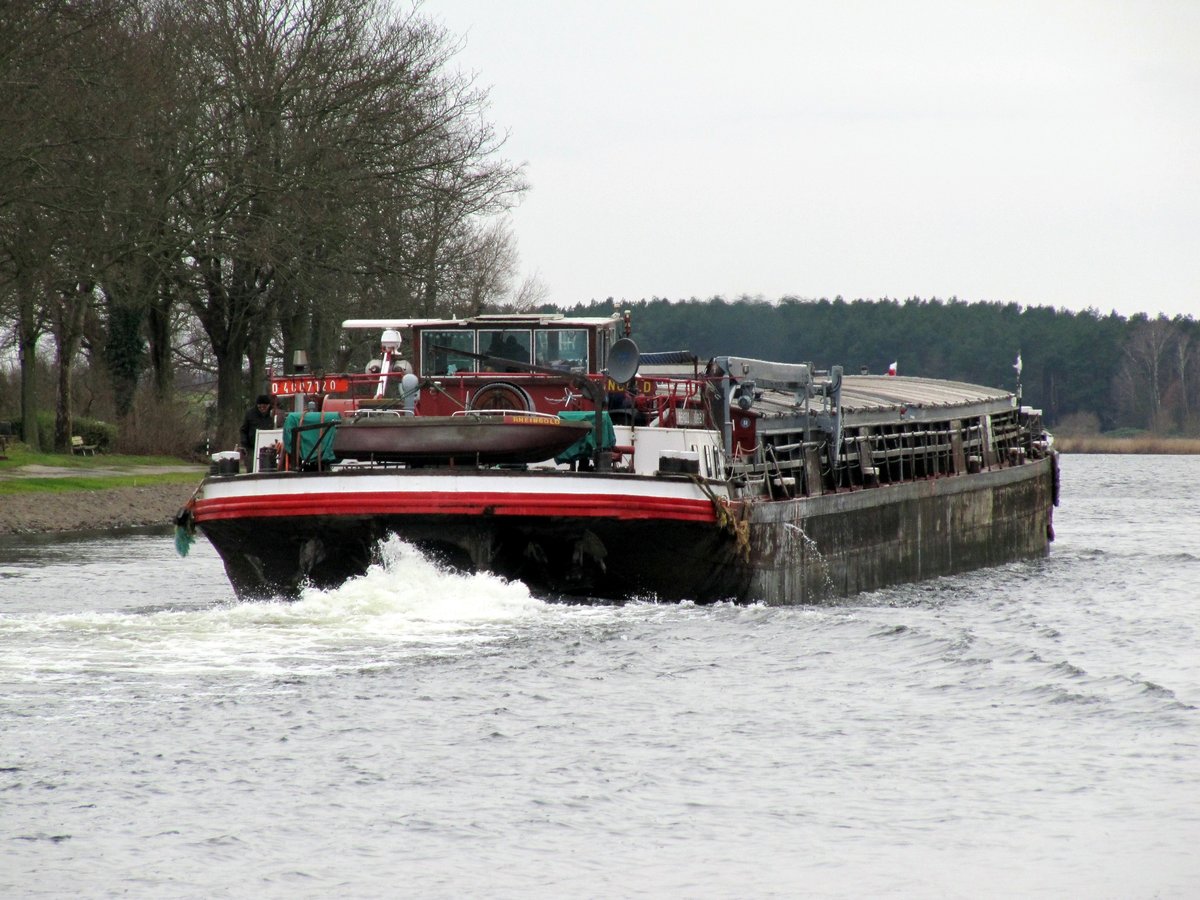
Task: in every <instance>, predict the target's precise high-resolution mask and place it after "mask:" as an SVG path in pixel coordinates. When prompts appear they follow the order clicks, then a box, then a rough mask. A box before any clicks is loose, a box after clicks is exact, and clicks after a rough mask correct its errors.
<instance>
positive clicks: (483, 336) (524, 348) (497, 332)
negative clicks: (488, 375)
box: [479, 328, 532, 372]
mask: <svg viewBox="0 0 1200 900" xmlns="http://www.w3.org/2000/svg"><path fill="white" fill-rule="evenodd" d="M531 337H532V334H531V332H530V331H529V330H528V329H525V328H488V329H484V328H481V329H479V352H480V353H486V354H487V355H488V356H497V357H499V358H500V360H505V359H511V360H513V361H514V362H522V363H525V364H527V365H528V363H529V360H530V353H529V349H530V343H531ZM482 368H483V371H485V372H525V371H528V370H527V369H518V368H509V367H507V366H505V365H504V363H503V362H501V361H498V360H489V361H488V362H484V363H482Z"/></svg>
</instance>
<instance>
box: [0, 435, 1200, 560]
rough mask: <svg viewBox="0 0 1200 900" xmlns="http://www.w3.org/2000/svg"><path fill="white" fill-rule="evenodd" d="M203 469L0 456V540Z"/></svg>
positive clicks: (1131, 449) (164, 519)
mask: <svg viewBox="0 0 1200 900" xmlns="http://www.w3.org/2000/svg"><path fill="white" fill-rule="evenodd" d="M1054 446H1055V449H1057V450H1059V451H1060V452H1062V453H1063V454H1067V455H1070V454H1073V453H1112V454H1200V438H1177V437H1155V436H1152V435H1144V434H1143V435H1136V436H1106V435H1101V434H1089V435H1062V436H1059V435H1056V436H1055V440H1054ZM205 472H206V469H205V467H204V466H202V465H199V464H197V463H195V462H190V461H188V460H181V459H172V458H170V457H136V456H107V455H103V454H101V455H99V456H89V457H78V456H64V455H61V454H59V455H55V454H44V453H39V454H31V453H29V452H28V451H26V450H25V449H24V445H21V444H15V445H10V447H9V448H8V451H7V454H6V455H5V456H3V457H0V537H3V536H6V535H18V536H19V535H33V534H53V533H70V532H94V531H107V530H117V529H124V528H141V527H154V526H163V527H166V526H169V525H170V524H171V522H172V520H173V518H174V516H175V513H176V512H177V511H178V510H179V508H180V507H181V506H183V504H184V503H186V502H187V500H188V498H189V497H190V496H191V495H192V493H193V492H194V491H195V489H196V487H197V486H198V485H199V484H200V480H201V479H202V478H203V477H204V474H205Z"/></svg>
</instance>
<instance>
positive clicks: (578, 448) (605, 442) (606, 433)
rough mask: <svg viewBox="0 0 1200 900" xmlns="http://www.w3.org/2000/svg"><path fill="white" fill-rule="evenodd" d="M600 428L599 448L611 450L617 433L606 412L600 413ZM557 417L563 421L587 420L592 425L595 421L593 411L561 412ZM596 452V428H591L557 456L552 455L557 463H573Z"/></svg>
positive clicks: (589, 457)
mask: <svg viewBox="0 0 1200 900" xmlns="http://www.w3.org/2000/svg"><path fill="white" fill-rule="evenodd" d="M600 416H601V419H600V429H601V431H602V432H603V434H602V436H601V437H602V440H601V443H600V449H601V450H611V449H612V448H613V447H615V446H617V433H616V431H614V430H613V423H612V419H610V418H609V416H608V413H601V414H600ZM558 417H559V418H560V419H562V420H563V421H564V422H587V423H588V424H589V425H593V424H594V423H595V421H596V414H595V413H594V412H561V413H559V414H558ZM595 453H596V429H595V428H593V429H592V430H591V431H589V432H588V433H587V435H586V436H585V437H581V438H580V439H579V440H577V441H576V442H575V443H573V444H572V445H571V446H570V447H568V448H567V449H566V450H564V451H563V452H562V453H560V454H558V456H556V457H554V461H555V462H556V463H559V464H560V465H561V464H562V463H573V462H576V461H578V460H584V459H592V458H593V457H594V456H595Z"/></svg>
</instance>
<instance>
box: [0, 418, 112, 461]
mask: <svg viewBox="0 0 1200 900" xmlns="http://www.w3.org/2000/svg"><path fill="white" fill-rule="evenodd" d="M21 422H22V420H21V419H14V420H13V432H14V433H16V434H17V435H20V434H21V433H22V432H21ZM37 429H38V442H39V444H40V445H41V448H42V450H43V451H46V452H48V451H50V450H52V449H54V413H51V412H39V413H38V414H37ZM72 431H73V433H74V434H77V435H79V436H80V437H81V438H83V442H84V443H85V444H94V445H95V446H96V447H98V448H99V449H101V450H105V451H110V452H111V450H112V448H113V446H114V445H115V444H116V442H117V426H116V425H111V424H109V423H108V422H101V421H100V420H99V419H85V418H76V419H75V420H74V422H73V423H72Z"/></svg>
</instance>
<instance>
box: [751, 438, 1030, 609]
mask: <svg viewBox="0 0 1200 900" xmlns="http://www.w3.org/2000/svg"><path fill="white" fill-rule="evenodd" d="M1053 479H1054V461H1053V459H1050V458H1047V459H1041V460H1036V461H1033V462H1028V463H1025V464H1024V465H1020V466H1015V467H1012V468H1005V469H998V470H992V471H987V472H981V473H979V474H977V475H964V476H954V477H948V478H937V479H930V480H924V481H916V482H909V483H906V484H896V485H887V486H884V487H879V488H870V489H866V490H858V491H854V492H850V493H839V494H828V495H825V496H821V497H811V498H806V499H802V500H791V501H782V502H775V503H763V504H757V505H756V506H755V507H754V508H753V509H752V511H751V514H750V517H749V518H750V523H751V524H750V543H751V547H752V552H751V558H750V563H749V567H750V569H751V573H750V575H751V577H750V579H749V580H750V588H749V591H748V594H747V596H746V598H745V599H748V600H752V601H760V602H764V603H769V604H789V603H816V602H821V601H822V600H824V599H826V598H829V597H838V596H850V595H852V594H855V593H859V592H861V591H870V590H876V589H878V588H882V587H886V586H888V585H893V584H901V583H904V582H910V581H918V580H921V579H926V578H934V577H937V576H940V575H952V574H955V573H958V572H966V571H969V570H971V569H978V568H983V567H986V566H993V565H999V564H1001V563H1006V562H1012V561H1014V560H1019V559H1030V558H1036V557H1041V556H1044V555H1045V554H1046V553H1047V552H1048V550H1049V544H1050V539H1051V537H1050V535H1051V534H1052V529H1051V516H1052V510H1053V491H1054V487H1053Z"/></svg>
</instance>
